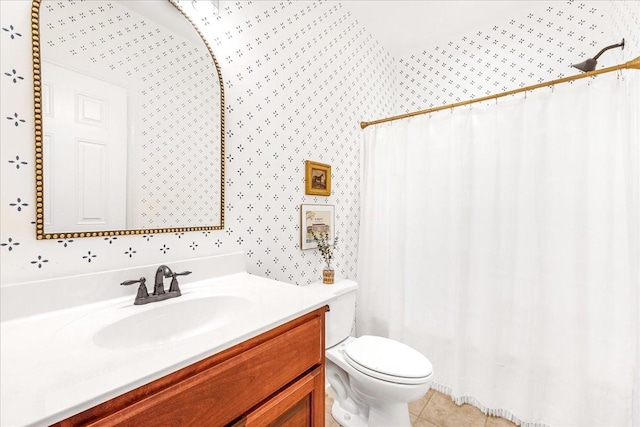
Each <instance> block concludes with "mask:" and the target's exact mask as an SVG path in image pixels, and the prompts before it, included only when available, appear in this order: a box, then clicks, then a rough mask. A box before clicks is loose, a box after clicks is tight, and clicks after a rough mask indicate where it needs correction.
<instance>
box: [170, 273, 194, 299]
mask: <svg viewBox="0 0 640 427" xmlns="http://www.w3.org/2000/svg"><path fill="white" fill-rule="evenodd" d="M189 274H191V272H190V271H183V272H181V273H171V285H170V286H169V292H173V293H175V294H177V295H178V296H179V295H182V292H180V286H178V279H177V278H176V277H178V276H187V275H189Z"/></svg>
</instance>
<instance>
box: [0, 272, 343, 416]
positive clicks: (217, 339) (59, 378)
mask: <svg viewBox="0 0 640 427" xmlns="http://www.w3.org/2000/svg"><path fill="white" fill-rule="evenodd" d="M167 283H168V281H167ZM167 286H168V285H167ZM135 287H136V286H133V287H132V288H133V289H132V291H135ZM181 288H182V293H183V295H182V296H181V297H178V298H173V299H170V300H166V301H161V302H155V303H151V304H147V305H143V306H134V305H133V297H134V295H135V292H134V293H133V294H132V295H128V296H126V297H119V298H114V299H109V300H105V301H99V302H94V303H90V304H85V305H80V306H75V307H70V308H66V309H63V310H57V311H52V312H45V313H40V314H36V315H32V316H29V317H22V318H17V319H11V320H7V321H3V322H2V324H1V330H0V336H1V339H2V357H1V367H0V372H1V398H2V400H1V407H0V420H1V421H0V425H1V426H3V427H13V426H25V425H49V424H51V423H54V422H57V421H60V420H63V419H65V418H67V417H69V416H71V415H74V414H76V413H78V412H81V411H83V410H85V409H88V408H91V407H93V406H95V405H97V404H99V403H102V402H104V401H106V400H109V399H111V398H113V397H116V396H118V395H120V394H123V393H125V392H127V391H130V390H133V389H134V388H136V387H139V386H141V385H143V384H147V383H149V382H150V381H153V380H155V379H157V378H160V377H162V376H164V375H166V374H169V373H171V372H174V371H176V370H178V369H180V368H183V367H185V366H188V365H190V364H192V363H194V362H197V361H199V360H202V359H204V358H206V357H208V356H211V355H213V354H215V353H218V352H220V351H222V350H225V349H227V348H230V347H232V346H233V345H235V344H238V343H240V342H242V341H245V340H247V339H249V338H252V337H255V336H257V335H259V334H261V333H262V332H265V331H267V330H269V329H272V328H274V327H276V326H279V325H281V324H284V323H286V322H287V321H289V320H292V319H294V318H296V317H298V316H300V315H302V314H305V313H308V312H310V311H312V310H314V309H316V308H319V307H322V306H324V305H325V304H327V303H328V302H329V301H330V299H331V295H330V294H328V293H325V292H318V291H317V288H315V289H312V287H309V288H307V289H305V287H299V286H295V285H289V284H285V283H280V282H276V281H274V280H270V279H265V278H262V277H258V276H253V275H250V274H247V273H235V274H230V275H225V276H222V277H216V278H213V279H205V280H200V281H197V282H194V283H189V284H186V285H181ZM219 294H224V295H238V296H249V297H250V298H251V304H250V306H249V307H248V308H245V310H244V311H246V312H243V313H239V315H238V316H236V317H235V318H234V320H233V322H231V323H229V324H227V325H225V326H224V327H219V328H217V329H214V330H211V331H208V332H203V333H200V334H199V335H196V336H192V337H190V338H185V339H182V340H179V341H174V342H170V343H166V344H158V345H152V346H148V347H141V348H130V349H129V348H127V349H117V350H116V349H105V348H101V347H98V346H97V345H96V344H95V343H94V342H93V334H94V333H95V332H96V328H97V327H100V326H101V324H100V322H105V321H106V320H105V319H107V318H108V317H109V316H111V319H113V315H111V314H110V315H109V316H101V313H114V312H116V311H117V312H118V313H122V315H123V316H125V317H126V316H128V315H130V314H131V313H137V312H139V311H141V310H151V309H153V308H154V306H156V305H158V306H159V305H160V304H175V303H179V302H180V301H186V300H188V299H193V298H199V297H201V296H207V295H219ZM99 319H102V320H99ZM171 321H175V322H180V319H171ZM159 326H160V327H161V325H159ZM131 333H141V334H144V330H141V331H131Z"/></svg>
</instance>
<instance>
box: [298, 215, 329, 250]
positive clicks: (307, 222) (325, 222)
mask: <svg viewBox="0 0 640 427" xmlns="http://www.w3.org/2000/svg"><path fill="white" fill-rule="evenodd" d="M312 232H315V233H324V232H327V233H329V240H330V241H333V238H334V236H335V211H334V207H333V205H300V249H302V250H303V251H304V250H307V249H315V248H316V247H317V246H318V245H316V242H315V240H313V235H312V234H311V233H312Z"/></svg>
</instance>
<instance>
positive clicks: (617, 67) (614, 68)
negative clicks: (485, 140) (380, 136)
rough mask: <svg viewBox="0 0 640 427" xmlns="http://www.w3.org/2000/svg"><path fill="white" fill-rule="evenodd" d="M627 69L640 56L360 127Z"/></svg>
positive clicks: (638, 64) (639, 63) (637, 62)
mask: <svg viewBox="0 0 640 427" xmlns="http://www.w3.org/2000/svg"><path fill="white" fill-rule="evenodd" d="M625 68H634V69H637V70H640V56H639V57H637V58H636V59H632V60H631V61H628V62H625V63H624V64H618V65H613V66H611V67H607V68H601V69H599V70H594V71H589V72H588V73H583V74H578V75H575V76H569V77H563V78H561V79H557V80H550V81H548V82H543V83H538V84H535V85H531V86H525V87H521V88H519V89H514V90H509V91H506V92H501V93H496V94H494V95H488V96H483V97H482V98H474V99H469V100H467V101H461V102H455V103H453V104H447V105H442V106H440V107H433V108H429V109H427V110H420V111H414V112H412V113H407V114H401V115H399V116H392V117H387V118H385V119H378V120H374V121H372V122H360V127H361V128H362V129H364V128H366V127H367V126H370V125H377V124H380V123H386V122H391V121H394V120H400V119H406V118H408V117H413V116H419V115H422V114H428V113H433V112H434V111H440V110H448V109H449V108H455V107H462V106H464V105H469V104H475V103H477V102H483V101H489V100H492V99H498V98H502V97H503V96H509V95H515V94H516V93H520V92H526V91H529V90H534V89H540V88H543V87H548V86H553V85H557V84H560V83H566V82H570V81H573V80H579V79H584V78H587V77H591V76H597V75H598V74H604V73H609V72H611V71H618V70H623V69H625Z"/></svg>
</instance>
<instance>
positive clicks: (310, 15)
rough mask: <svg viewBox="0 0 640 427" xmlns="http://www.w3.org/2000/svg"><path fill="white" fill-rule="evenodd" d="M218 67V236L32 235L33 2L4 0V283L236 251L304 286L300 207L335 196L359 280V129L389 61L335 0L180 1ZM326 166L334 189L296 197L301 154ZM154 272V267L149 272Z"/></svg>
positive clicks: (346, 270) (306, 257)
mask: <svg viewBox="0 0 640 427" xmlns="http://www.w3.org/2000/svg"><path fill="white" fill-rule="evenodd" d="M182 4H183V6H184V7H185V9H186V10H187V11H188V13H189V14H190V15H191V16H192V18H193V19H194V21H196V23H197V24H198V25H199V26H200V28H201V29H202V30H203V32H204V34H205V37H206V38H207V39H208V40H209V42H210V44H211V46H212V48H213V50H214V52H215V53H216V56H217V58H218V60H219V61H220V65H221V68H222V74H223V78H224V80H225V97H226V103H227V105H226V115H227V117H226V125H227V133H226V146H227V156H226V159H225V160H226V168H227V179H226V195H227V200H226V207H225V208H226V209H225V210H226V227H225V230H222V231H211V232H193V233H175V234H156V235H138V236H118V237H111V238H84V239H67V240H62V239H61V240H57V241H37V240H36V239H35V226H34V218H35V210H34V175H35V173H34V149H33V145H34V143H33V112H32V111H33V110H32V108H33V107H32V76H31V40H30V2H28V1H25V0H20V1H10V2H6V1H2V2H0V7H1V8H2V10H1V12H2V13H1V18H0V28H1V30H0V43H1V44H0V46H1V62H2V74H1V75H0V77H1V79H0V84H1V86H0V89H1V92H2V100H1V105H0V110H1V116H0V119H1V123H2V125H1V129H0V138H1V143H0V165H1V166H0V174H1V175H0V177H1V182H0V185H1V187H0V189H1V191H0V214H1V223H0V245H1V246H0V257H1V259H0V262H1V263H0V270H1V278H2V285H7V284H10V283H16V282H22V281H27V280H39V279H46V278H51V277H60V276H66V275H75V274H83V273H89V272H96V271H105V270H111V269H119V268H125V267H132V266H138V265H146V264H154V263H155V264H160V263H168V264H170V263H171V261H175V260H181V259H188V258H196V257H202V256H206V255H214V254H220V253H228V252H232V251H236V250H243V251H245V252H246V253H247V261H248V269H249V271H250V272H252V273H255V274H259V275H262V276H266V277H271V278H274V279H278V280H282V281H286V282H291V283H297V284H306V283H310V282H313V281H316V280H318V279H319V278H320V275H321V268H322V264H321V260H320V258H319V256H318V254H317V251H304V252H303V251H300V249H299V240H300V220H299V209H300V204H301V203H318V204H332V205H335V208H336V223H337V232H338V234H339V236H340V239H341V240H340V243H339V251H338V253H337V255H338V259H337V262H336V271H337V273H336V274H337V275H338V276H343V277H350V278H353V277H355V274H356V258H357V228H358V197H359V186H358V176H359V175H358V174H359V171H358V170H359V149H358V143H359V138H360V130H359V127H358V123H359V122H360V120H362V119H364V118H368V117H383V116H387V115H389V114H390V113H391V111H392V107H391V104H392V102H393V99H394V98H393V93H392V92H393V88H392V85H391V84H390V83H389V82H392V81H393V75H394V63H393V60H392V58H391V56H390V55H389V54H388V53H387V52H386V51H384V49H383V48H382V47H381V46H380V45H379V44H378V43H377V42H376V41H375V40H374V39H373V38H372V36H371V35H370V34H369V33H368V32H367V31H366V30H365V29H364V28H362V27H361V25H359V24H358V23H357V21H356V20H355V19H354V18H353V17H351V16H350V15H349V13H348V12H347V11H345V10H344V9H343V7H342V6H341V5H340V4H339V3H326V2H293V1H288V2H287V1H278V2H272V1H257V2H250V1H243V2H230V1H225V2H220V4H221V11H220V13H219V14H218V15H217V16H213V15H211V14H209V13H206V7H204V6H205V5H202V3H198V4H196V5H195V7H196V8H198V9H199V10H195V11H194V10H192V9H191V2H190V1H186V2H182ZM305 160H315V161H319V162H322V163H329V164H331V165H332V184H333V186H332V194H331V196H330V197H310V196H305V195H304V161H305ZM150 274H151V272H150Z"/></svg>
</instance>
